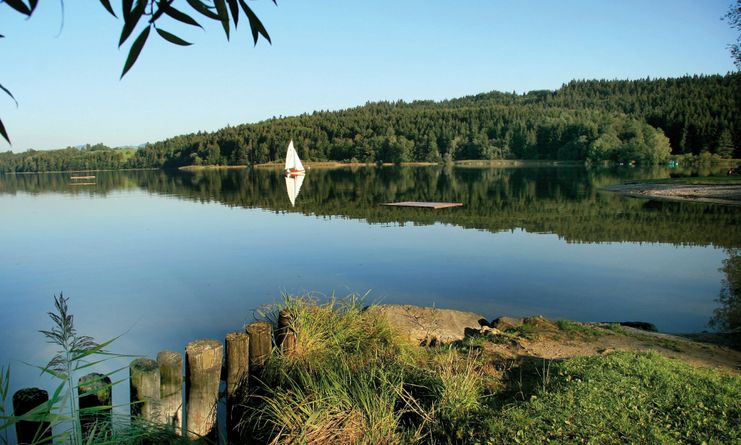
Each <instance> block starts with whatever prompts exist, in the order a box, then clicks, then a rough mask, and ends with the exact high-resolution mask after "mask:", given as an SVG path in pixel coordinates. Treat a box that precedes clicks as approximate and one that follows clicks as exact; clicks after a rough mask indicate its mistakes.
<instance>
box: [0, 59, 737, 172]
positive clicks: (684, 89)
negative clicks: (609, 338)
mask: <svg viewBox="0 0 741 445" xmlns="http://www.w3.org/2000/svg"><path fill="white" fill-rule="evenodd" d="M740 80H741V73H738V72H737V73H733V74H728V75H725V76H721V75H712V76H686V77H681V78H676V79H642V80H630V81H622V80H611V81H607V80H575V81H571V82H569V83H568V84H566V85H564V86H562V87H561V88H560V89H558V90H556V91H546V90H542V91H531V92H529V93H526V94H522V95H519V94H514V93H501V92H491V93H484V94H479V95H475V96H467V97H463V98H458V99H451V100H445V101H440V102H433V101H415V102H411V103H405V102H401V101H400V102H378V103H368V104H366V105H364V106H359V107H355V108H350V109H346V110H341V111H332V112H329V111H320V112H314V113H312V114H303V115H300V116H294V117H285V118H274V119H269V120H266V121H263V122H259V123H256V124H246V125H240V126H236V127H227V128H224V129H221V130H219V131H216V132H213V133H195V134H188V135H183V136H176V137H173V138H170V139H167V140H164V141H160V142H156V143H153V144H147V145H146V146H145V147H143V148H141V149H139V150H138V151H136V152H135V153H134V154H133V156H131V157H130V158H128V159H125V160H122V159H120V158H116V162H115V165H110V166H109V165H106V164H105V162H106V161H105V156H102V155H101V154H100V153H98V154H97V155H96V156H94V157H93V156H92V155H91V154H90V153H84V150H83V151H79V153H78V154H79V156H78V158H77V159H72V157H71V156H72V155H73V154H74V153H73V151H74V150H72V151H70V150H69V149H68V150H67V152H66V153H65V155H64V156H54V155H52V154H50V153H49V152H26V153H22V154H16V155H14V154H11V153H6V154H0V170H4V171H44V170H64V169H69V168H79V166H80V165H81V164H82V165H84V168H120V167H133V168H137V167H139V168H141V167H147V168H159V167H178V166H184V165H216V164H222V165H226V164H257V163H266V162H272V161H278V160H280V159H281V158H282V157H283V156H284V154H285V147H286V145H287V142H288V140H289V139H293V140H294V142H295V145H296V147H297V149H298V151H299V155H300V156H301V157H302V159H306V160H314V161H323V160H335V161H361V162H404V161H441V160H458V159H499V158H505V159H506V158H517V159H558V160H590V161H594V162H598V161H604V160H612V161H621V162H627V161H637V162H644V163H652V162H660V161H663V160H664V159H666V158H667V157H668V156H669V155H670V154H699V153H702V152H709V153H714V154H717V155H719V156H720V157H732V156H734V155H735V156H736V157H739V156H741V152H740V151H739V150H741V113H739V112H738V111H739V110H741V85H740ZM734 147H735V153H734ZM73 166H74V167H73Z"/></svg>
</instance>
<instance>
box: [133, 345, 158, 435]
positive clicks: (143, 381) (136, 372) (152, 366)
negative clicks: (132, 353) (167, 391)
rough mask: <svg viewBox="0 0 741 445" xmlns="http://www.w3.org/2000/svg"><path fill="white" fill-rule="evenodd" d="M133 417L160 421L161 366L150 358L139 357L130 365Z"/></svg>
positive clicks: (151, 421) (146, 420)
mask: <svg viewBox="0 0 741 445" xmlns="http://www.w3.org/2000/svg"><path fill="white" fill-rule="evenodd" d="M129 378H130V385H129V389H130V391H131V405H130V406H131V417H138V418H140V419H142V420H144V421H145V422H148V423H159V422H160V367H159V365H158V364H157V362H156V361H154V360H152V359H149V358H138V359H136V360H134V361H132V362H131V364H130V365H129Z"/></svg>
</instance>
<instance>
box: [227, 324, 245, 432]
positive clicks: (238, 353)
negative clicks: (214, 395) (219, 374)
mask: <svg viewBox="0 0 741 445" xmlns="http://www.w3.org/2000/svg"><path fill="white" fill-rule="evenodd" d="M249 366H250V336H249V335H248V334H247V333H245V332H230V333H228V334H226V431H227V434H228V435H229V442H231V443H240V442H241V440H240V437H239V431H238V430H237V423H238V422H239V419H240V418H241V417H242V411H241V410H240V409H239V402H240V401H241V398H242V397H241V396H242V395H243V394H245V393H246V391H247V381H248V377H249Z"/></svg>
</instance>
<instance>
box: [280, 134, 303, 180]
mask: <svg viewBox="0 0 741 445" xmlns="http://www.w3.org/2000/svg"><path fill="white" fill-rule="evenodd" d="M283 174H284V175H286V177H288V176H303V175H304V174H305V173H304V165H303V164H302V163H301V159H299V157H298V153H296V149H295V148H293V139H291V142H289V143H288V151H286V167H285V169H284V170H283Z"/></svg>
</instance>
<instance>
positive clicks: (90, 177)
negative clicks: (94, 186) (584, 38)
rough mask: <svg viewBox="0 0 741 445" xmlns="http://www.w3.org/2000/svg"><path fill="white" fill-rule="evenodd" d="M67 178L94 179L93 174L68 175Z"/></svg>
mask: <svg viewBox="0 0 741 445" xmlns="http://www.w3.org/2000/svg"><path fill="white" fill-rule="evenodd" d="M69 179H71V180H73V181H74V180H76V179H95V176H92V175H91V176H70V177H69Z"/></svg>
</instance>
